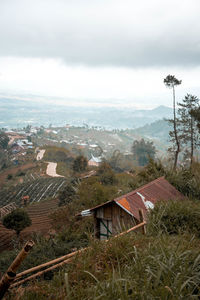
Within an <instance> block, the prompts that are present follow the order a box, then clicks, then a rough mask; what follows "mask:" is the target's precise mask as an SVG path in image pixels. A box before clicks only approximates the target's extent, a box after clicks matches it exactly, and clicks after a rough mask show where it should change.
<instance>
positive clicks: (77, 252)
mask: <svg viewBox="0 0 200 300" xmlns="http://www.w3.org/2000/svg"><path fill="white" fill-rule="evenodd" d="M87 249H88V247H87V248H83V249H80V250H78V251H75V252H72V253H69V254H66V255H64V256H61V257H59V258H56V259H54V260H51V261H48V262H46V263H44V264H41V265H38V266H35V267H33V268H30V269H28V270H25V271H23V272H21V273H18V274H17V275H16V277H15V280H14V281H17V280H18V279H19V278H20V277H22V276H24V275H27V274H29V273H32V272H35V271H38V270H40V269H42V268H44V267H48V266H50V265H52V264H55V263H59V262H61V261H62V260H66V259H68V258H70V257H72V256H74V255H76V254H79V253H81V252H83V251H85V250H87Z"/></svg>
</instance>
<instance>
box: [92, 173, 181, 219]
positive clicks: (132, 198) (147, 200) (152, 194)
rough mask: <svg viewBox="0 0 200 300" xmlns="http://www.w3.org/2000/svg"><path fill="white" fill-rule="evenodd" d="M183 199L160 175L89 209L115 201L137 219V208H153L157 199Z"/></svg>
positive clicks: (145, 210) (144, 209) (145, 209)
mask: <svg viewBox="0 0 200 300" xmlns="http://www.w3.org/2000/svg"><path fill="white" fill-rule="evenodd" d="M176 199H184V196H183V195H182V194H181V193H180V192H179V191H177V190H176V189H175V187H174V186H172V185H171V184H170V183H169V182H168V181H167V180H166V179H165V178H164V177H160V178H158V179H156V180H154V181H151V182H150V183H148V184H146V185H144V186H142V187H140V188H138V189H136V190H134V191H132V192H130V193H128V194H126V195H122V196H121V197H118V198H116V199H114V200H112V201H108V202H106V203H103V204H101V205H98V206H96V207H93V208H91V209H90V211H93V210H95V209H98V208H99V207H102V206H104V205H107V204H109V203H112V202H115V203H116V204H118V205H119V206H120V207H121V208H123V209H124V210H125V211H127V212H128V213H130V214H131V215H132V216H134V217H135V218H136V219H137V220H139V209H143V211H144V213H146V212H147V210H148V209H149V208H153V207H154V205H155V203H156V202H157V201H159V200H176Z"/></svg>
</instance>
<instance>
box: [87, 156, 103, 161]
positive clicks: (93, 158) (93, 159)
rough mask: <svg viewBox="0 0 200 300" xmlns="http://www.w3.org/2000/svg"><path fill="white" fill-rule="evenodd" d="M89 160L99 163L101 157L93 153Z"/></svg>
mask: <svg viewBox="0 0 200 300" xmlns="http://www.w3.org/2000/svg"><path fill="white" fill-rule="evenodd" d="M90 161H93V162H96V163H101V162H102V157H101V156H99V157H95V156H94V155H92V158H91V159H90Z"/></svg>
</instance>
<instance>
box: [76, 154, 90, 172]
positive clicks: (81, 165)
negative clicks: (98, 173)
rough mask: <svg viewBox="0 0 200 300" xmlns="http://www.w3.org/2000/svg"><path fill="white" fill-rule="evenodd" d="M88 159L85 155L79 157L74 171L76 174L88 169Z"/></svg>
mask: <svg viewBox="0 0 200 300" xmlns="http://www.w3.org/2000/svg"><path fill="white" fill-rule="evenodd" d="M87 164H88V161H87V158H86V157H85V156H83V155H79V156H77V157H76V158H75V159H74V162H73V170H74V171H75V172H83V171H85V170H86V169H87Z"/></svg>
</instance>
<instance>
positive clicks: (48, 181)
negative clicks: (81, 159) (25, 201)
mask: <svg viewBox="0 0 200 300" xmlns="http://www.w3.org/2000/svg"><path fill="white" fill-rule="evenodd" d="M66 183H67V181H66V179H64V178H41V177H40V178H38V179H35V180H32V181H29V182H24V183H22V184H18V185H17V186H15V187H12V188H9V189H3V190H1V191H0V207H2V206H4V205H7V204H8V203H10V202H15V203H16V204H17V205H20V204H21V199H22V197H23V196H29V203H33V202H40V201H41V200H43V199H45V198H47V197H50V198H55V197H56V196H57V194H58V192H59V191H60V189H62V188H63V187H64V185H65V184H66Z"/></svg>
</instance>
